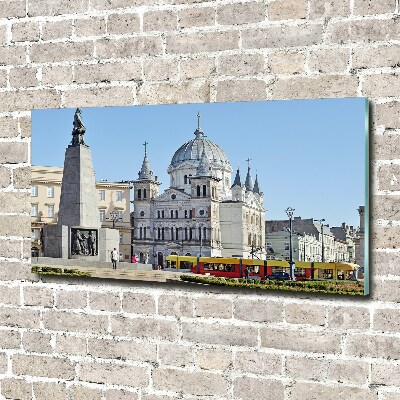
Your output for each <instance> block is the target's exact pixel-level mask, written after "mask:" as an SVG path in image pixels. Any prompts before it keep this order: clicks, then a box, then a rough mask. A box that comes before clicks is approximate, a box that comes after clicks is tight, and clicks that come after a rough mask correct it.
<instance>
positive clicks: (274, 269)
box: [272, 267, 288, 273]
mask: <svg viewBox="0 0 400 400" xmlns="http://www.w3.org/2000/svg"><path fill="white" fill-rule="evenodd" d="M287 270H288V268H283V267H272V273H274V272H287Z"/></svg>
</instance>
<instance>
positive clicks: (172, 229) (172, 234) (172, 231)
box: [171, 228, 174, 240]
mask: <svg viewBox="0 0 400 400" xmlns="http://www.w3.org/2000/svg"><path fill="white" fill-rule="evenodd" d="M171 240H174V228H171Z"/></svg>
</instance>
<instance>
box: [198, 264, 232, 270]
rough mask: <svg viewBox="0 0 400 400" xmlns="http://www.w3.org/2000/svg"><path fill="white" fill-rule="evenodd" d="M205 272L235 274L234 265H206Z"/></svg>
mask: <svg viewBox="0 0 400 400" xmlns="http://www.w3.org/2000/svg"><path fill="white" fill-rule="evenodd" d="M204 271H223V272H235V265H234V264H213V263H206V264H204Z"/></svg>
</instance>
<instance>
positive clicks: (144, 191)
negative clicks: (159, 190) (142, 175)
mask: <svg viewBox="0 0 400 400" xmlns="http://www.w3.org/2000/svg"><path fill="white" fill-rule="evenodd" d="M143 198H144V199H145V198H146V189H143Z"/></svg>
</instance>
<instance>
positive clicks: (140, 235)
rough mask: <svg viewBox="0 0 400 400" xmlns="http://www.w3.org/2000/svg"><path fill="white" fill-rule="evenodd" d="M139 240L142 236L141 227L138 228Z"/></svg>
mask: <svg viewBox="0 0 400 400" xmlns="http://www.w3.org/2000/svg"><path fill="white" fill-rule="evenodd" d="M139 232H140V233H139V238H140V239H141V238H142V235H143V228H142V227H140V228H139Z"/></svg>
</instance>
